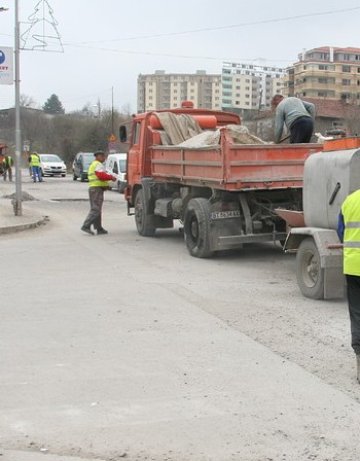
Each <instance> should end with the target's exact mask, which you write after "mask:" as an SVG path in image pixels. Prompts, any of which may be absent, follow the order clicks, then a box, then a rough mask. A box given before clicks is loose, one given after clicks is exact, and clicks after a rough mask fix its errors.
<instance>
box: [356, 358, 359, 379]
mask: <svg viewBox="0 0 360 461" xmlns="http://www.w3.org/2000/svg"><path fill="white" fill-rule="evenodd" d="M356 367H357V372H356V377H357V380H358V383H359V384H360V354H357V355H356Z"/></svg>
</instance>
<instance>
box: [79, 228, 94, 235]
mask: <svg viewBox="0 0 360 461" xmlns="http://www.w3.org/2000/svg"><path fill="white" fill-rule="evenodd" d="M81 230H82V231H83V232H86V233H87V234H90V235H94V232H93V231H92V230H91V229H90V227H86V226H82V228H81Z"/></svg>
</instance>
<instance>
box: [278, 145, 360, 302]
mask: <svg viewBox="0 0 360 461" xmlns="http://www.w3.org/2000/svg"><path fill="white" fill-rule="evenodd" d="M359 188H360V139H359V138H347V139H339V140H334V141H327V142H326V143H325V145H324V151H323V152H320V153H316V154H313V155H311V156H310V157H308V158H307V160H306V161H305V168H304V187H303V213H302V214H300V215H299V213H297V214H296V212H291V211H285V210H279V214H280V215H282V216H283V217H284V219H285V220H286V221H287V222H288V225H289V226H290V228H291V230H290V232H289V234H288V237H287V239H286V242H285V245H284V250H285V251H286V252H296V278H297V283H298V285H299V288H300V291H301V293H302V294H303V295H304V296H306V297H308V298H311V299H333V298H341V297H343V296H344V292H345V290H344V288H345V280H344V276H343V272H342V265H343V263H342V245H341V243H340V241H339V238H338V235H337V231H336V229H337V222H338V216H339V212H340V209H341V205H342V203H343V201H344V200H345V198H346V197H347V195H349V194H350V193H352V192H354V191H355V190H357V189H359ZM282 212H283V213H282Z"/></svg>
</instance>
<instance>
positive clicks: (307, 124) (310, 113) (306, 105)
mask: <svg viewBox="0 0 360 461" xmlns="http://www.w3.org/2000/svg"><path fill="white" fill-rule="evenodd" d="M271 107H272V109H273V110H276V112H275V143H276V144H278V143H279V142H281V135H282V132H283V128H284V123H285V125H286V127H287V129H288V130H289V131H290V143H291V144H296V143H306V142H310V139H311V136H312V134H313V131H314V120H315V106H314V104H311V103H310V102H305V101H301V99H299V98H293V97H291V98H284V96H282V95H281V94H276V95H275V96H274V97H273V98H272V101H271Z"/></svg>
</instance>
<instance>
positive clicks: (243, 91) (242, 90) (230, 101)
mask: <svg viewBox="0 0 360 461" xmlns="http://www.w3.org/2000/svg"><path fill="white" fill-rule="evenodd" d="M285 75H286V74H285V71H284V69H281V68H278V67H265V66H258V65H255V64H241V63H234V62H224V63H223V67H222V76H221V77H222V78H221V82H222V108H223V109H227V110H235V111H236V112H243V111H244V110H259V109H266V108H270V105H271V98H272V97H273V96H274V95H275V94H277V93H280V94H281V93H282V89H283V79H284V77H285Z"/></svg>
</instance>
